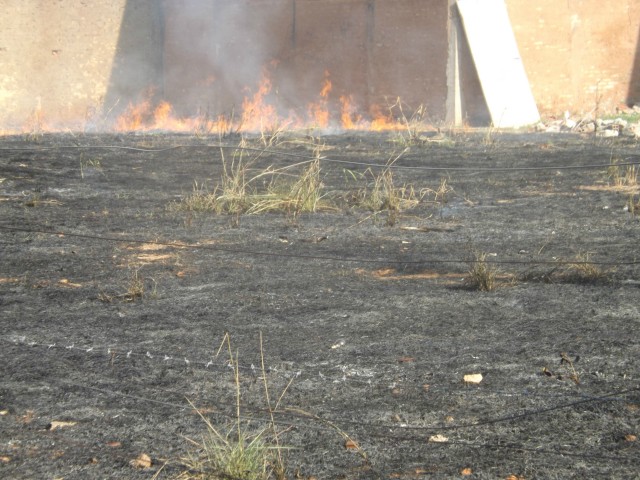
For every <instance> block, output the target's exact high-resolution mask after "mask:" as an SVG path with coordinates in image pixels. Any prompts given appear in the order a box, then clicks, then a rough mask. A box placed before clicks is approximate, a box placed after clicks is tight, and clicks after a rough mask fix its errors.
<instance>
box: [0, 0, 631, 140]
mask: <svg viewBox="0 0 640 480" xmlns="http://www.w3.org/2000/svg"><path fill="white" fill-rule="evenodd" d="M450 1H451V0H393V1H392V0H233V1H229V0H92V1H91V2H87V1H84V0H64V1H52V0H2V7H3V8H2V9H0V132H1V131H3V130H4V131H7V129H10V128H22V127H24V126H25V124H29V123H32V124H33V123H34V122H42V123H43V125H42V126H45V127H46V126H49V127H50V128H56V127H60V126H64V127H68V126H70V125H78V126H80V127H82V128H84V127H87V126H89V127H91V126H99V125H102V124H106V123H108V122H109V121H110V119H112V118H113V117H114V116H115V115H117V114H118V113H120V112H121V111H123V110H124V109H125V108H126V106H127V105H128V104H129V102H135V101H139V100H141V99H143V98H145V97H151V98H152V99H155V100H159V99H163V98H166V99H168V100H169V101H170V102H172V103H173V104H174V107H175V110H176V112H177V113H178V114H183V115H192V114H196V113H202V112H203V111H207V112H209V113H210V114H211V115H216V114H219V113H225V112H226V113H229V112H230V111H232V110H235V111H236V113H237V112H238V110H239V108H240V105H241V103H242V100H243V98H244V97H245V96H247V95H249V94H250V93H253V92H255V91H256V88H257V85H258V84H259V82H260V78H261V76H262V74H263V72H264V71H268V73H269V75H270V78H271V81H272V88H271V91H270V92H269V94H268V95H267V100H269V101H271V102H273V103H274V104H276V105H277V106H278V108H279V109H280V110H281V113H284V114H286V113H287V112H290V111H295V112H297V113H299V114H301V112H304V110H305V109H306V108H307V107H308V104H309V103H310V102H314V101H317V100H318V99H319V92H320V89H321V88H322V86H323V82H324V81H325V80H326V79H329V80H331V82H332V84H333V88H332V90H331V93H330V94H329V98H328V99H327V104H328V106H330V107H332V108H334V110H338V108H339V105H338V104H339V98H340V97H341V96H344V95H351V96H352V99H353V102H354V104H355V105H357V107H358V109H359V111H360V112H361V113H363V114H365V115H366V114H367V112H368V111H370V110H372V109H373V108H374V106H375V105H379V106H385V105H386V104H388V103H392V102H393V101H395V98H396V97H398V96H400V97H401V98H402V99H403V101H404V102H405V103H406V104H408V105H410V106H413V107H416V106H418V105H424V106H425V107H426V109H427V115H428V117H429V118H430V119H432V120H433V121H434V122H439V121H443V120H444V118H445V113H446V105H447V103H446V99H447V95H450V94H451V89H450V88H448V82H449V84H450V82H451V72H450V71H449V72H448V71H447V61H448V57H449V54H450V52H449V49H448V42H449V38H450V37H449V29H450V27H451V22H450V20H449V15H450V9H449V3H450ZM506 3H507V7H508V10H509V14H510V16H511V20H512V24H513V27H514V31H515V34H516V39H517V41H518V43H519V46H520V50H521V55H522V58H523V61H524V65H525V69H526V71H527V74H528V76H529V80H530V82H531V85H532V89H533V93H534V96H535V98H536V101H537V104H538V106H539V109H540V111H541V113H543V114H561V113H562V112H563V111H564V110H569V111H571V112H573V113H576V114H578V113H587V112H589V111H591V110H593V109H594V108H595V107H596V105H597V106H598V107H599V109H600V111H601V112H606V111H609V112H611V111H613V110H614V109H615V107H616V106H617V105H618V104H620V103H625V102H626V103H629V104H633V103H636V102H638V103H640V49H639V48H638V32H639V31H640V2H638V1H637V0H619V1H617V2H615V5H614V4H612V5H608V4H606V5H605V4H603V2H602V1H599V0H565V1H562V2H558V1H557V0H536V2H531V1H530V0H506ZM463 40H464V39H463ZM460 70H461V72H460V73H461V77H462V85H463V90H464V92H463V95H464V97H465V103H464V109H465V113H464V115H465V118H467V119H469V120H472V119H479V120H480V121H486V108H485V106H484V101H483V98H482V92H481V89H480V87H479V83H478V79H477V76H476V75H475V71H474V68H473V62H472V60H471V57H470V55H469V54H468V49H467V50H466V51H465V50H464V49H462V51H461V65H460ZM326 72H328V73H326ZM34 114H37V115H35V116H34ZM36 117H39V119H36Z"/></svg>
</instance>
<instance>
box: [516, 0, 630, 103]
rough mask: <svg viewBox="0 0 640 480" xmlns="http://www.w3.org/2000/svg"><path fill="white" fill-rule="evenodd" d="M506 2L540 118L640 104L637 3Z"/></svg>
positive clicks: (624, 0) (581, 0) (595, 0)
mask: <svg viewBox="0 0 640 480" xmlns="http://www.w3.org/2000/svg"><path fill="white" fill-rule="evenodd" d="M506 2H507V8H508V11H509V15H510V17H511V23H512V25H513V29H514V33H515V35H516V40H517V41H518V44H519V47H520V54H521V56H522V59H523V62H524V65H525V70H526V71H527V75H528V77H529V82H530V83H531V87H532V90H533V94H534V97H535V99H536V102H537V104H538V108H539V110H540V111H541V113H543V114H557V113H560V112H563V111H565V110H569V111H570V112H572V113H574V114H575V113H578V114H586V113H588V112H590V111H592V110H594V109H595V108H596V104H599V109H600V110H601V111H609V112H612V111H614V110H615V108H616V106H618V105H619V104H620V103H623V104H624V103H626V102H628V103H635V102H639V103H640V78H639V77H640V72H639V71H638V70H640V66H639V65H636V63H638V61H637V60H636V55H637V50H638V31H639V29H640V2H638V0H618V1H615V2H608V1H602V0H562V1H558V0H535V1H531V0H506ZM634 65H635V66H634Z"/></svg>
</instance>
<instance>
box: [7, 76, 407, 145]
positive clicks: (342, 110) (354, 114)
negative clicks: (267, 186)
mask: <svg viewBox="0 0 640 480" xmlns="http://www.w3.org/2000/svg"><path fill="white" fill-rule="evenodd" d="M271 67H274V65H271ZM270 71H271V70H270V68H265V69H264V70H263V72H262V75H261V77H260V81H259V82H258V84H257V86H256V88H255V89H254V90H250V89H249V88H247V89H246V92H247V93H246V95H245V97H244V100H243V101H242V110H241V112H240V113H239V115H235V116H228V115H219V116H217V117H215V116H213V117H211V116H209V114H208V113H205V114H199V115H195V116H191V117H186V118H185V117H179V116H177V115H176V114H175V111H174V109H173V106H172V105H171V104H170V103H169V102H167V101H164V100H162V101H160V100H158V99H157V97H158V95H157V94H156V92H155V91H154V90H153V89H149V90H148V91H147V92H146V94H145V97H144V98H143V99H142V100H141V101H140V102H139V103H136V104H130V105H129V106H128V107H127V108H126V110H125V111H124V113H122V115H120V116H119V117H118V118H117V119H116V120H115V121H114V122H113V126H112V129H113V130H114V131H118V132H134V131H171V132H183V133H194V132H198V133H203V134H208V133H220V132H222V133H229V132H240V133H257V132H264V131H268V130H278V129H283V128H287V129H308V128H313V129H322V130H325V131H326V130H328V129H331V128H337V129H343V130H368V131H393V130H401V129H405V128H407V122H408V121H412V120H413V119H409V120H407V119H406V118H405V117H404V112H403V111H402V104H401V103H400V99H398V100H397V102H396V104H394V105H391V106H388V107H387V108H381V107H380V106H377V105H372V106H370V107H369V115H368V117H364V116H363V115H362V114H361V113H360V112H361V109H360V108H359V107H358V105H356V103H355V101H354V98H353V96H352V95H348V94H345V95H340V96H339V97H338V98H337V99H335V97H334V100H332V93H333V88H334V86H333V84H332V82H331V75H330V72H329V71H328V70H326V71H325V72H324V78H323V79H322V82H321V85H320V90H319V92H318V97H317V99H316V100H315V101H312V102H309V103H308V104H307V106H306V113H305V112H288V113H287V114H286V115H283V112H282V110H279V109H278V107H277V100H278V97H277V90H276V93H274V87H273V82H272V80H271V75H270ZM214 81H215V77H213V76H211V77H208V78H207V80H206V83H207V85H211V84H213V82H214ZM332 107H333V108H332ZM96 110H97V109H96ZM98 111H99V110H98ZM299 113H302V115H299ZM94 114H95V115H93V114H92V115H90V116H87V118H86V119H85V127H86V126H87V125H90V124H91V123H93V122H95V121H96V118H94V117H99V115H100V114H99V113H96V112H94ZM394 117H398V118H400V119H401V120H402V121H398V120H397V119H396V118H394ZM43 118H44V115H43V112H42V111H41V109H40V108H37V109H36V110H35V112H34V114H33V115H32V116H31V117H30V118H29V119H28V121H27V124H26V125H25V127H24V129H23V130H24V131H30V132H34V131H37V132H40V131H54V130H55V129H51V130H49V129H48V128H47V126H45V125H44V121H43ZM97 121H98V122H99V118H98V119H97ZM58 129H60V127H58ZM80 130H82V127H80ZM10 133H15V132H10V131H8V130H0V135H3V134H10ZM18 133H19V132H18Z"/></svg>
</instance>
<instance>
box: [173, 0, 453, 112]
mask: <svg viewBox="0 0 640 480" xmlns="http://www.w3.org/2000/svg"><path fill="white" fill-rule="evenodd" d="M447 16H448V10H447V5H446V2H445V1H438V2H430V5H429V7H425V2H423V1H420V0H396V1H394V2H389V1H380V0H323V1H318V0H275V1H274V0H235V1H234V2H229V1H227V0H211V1H202V0H179V1H173V0H170V1H166V2H165V13H164V17H165V43H164V45H165V56H164V74H165V75H164V78H165V83H164V87H165V91H164V93H165V96H166V98H167V99H168V100H169V101H170V102H171V103H173V104H174V105H175V106H176V109H177V110H178V111H179V112H180V113H188V112H192V113H193V112H195V111H198V110H200V111H201V110H203V109H206V110H213V111H214V112H229V111H231V110H232V109H234V108H236V109H237V108H238V107H239V106H240V105H241V103H242V101H243V98H244V97H245V96H247V95H250V94H251V93H252V92H255V91H256V90H257V88H258V85H259V83H260V81H261V78H262V77H263V74H264V73H265V72H266V73H267V74H268V76H269V78H270V81H271V84H272V86H271V90H270V93H269V95H267V98H266V100H267V101H269V102H271V103H273V104H275V105H277V107H278V109H279V110H280V112H281V113H282V114H284V115H285V116H286V115H288V113H289V112H290V111H293V112H294V113H295V114H296V115H298V116H304V113H305V112H304V110H305V109H306V108H307V105H308V103H310V102H315V101H317V100H319V94H320V90H321V89H322V87H323V84H324V82H325V80H326V79H328V80H330V81H331V83H332V89H331V92H330V93H329V96H328V98H327V102H328V105H329V106H331V107H333V111H338V112H339V111H340V108H339V99H340V97H341V96H351V97H352V100H353V103H354V104H355V105H357V106H358V107H359V111H361V112H363V113H366V112H367V111H368V110H370V109H371V108H373V106H374V105H379V106H383V107H386V105H387V103H388V102H391V103H393V102H394V101H395V100H396V97H398V96H400V97H402V99H403V101H405V102H407V103H408V104H409V105H411V106H413V107H417V106H419V105H425V106H426V108H427V110H428V112H429V114H430V115H432V116H433V118H436V119H437V118H442V116H443V115H444V108H445V99H446V59H447Z"/></svg>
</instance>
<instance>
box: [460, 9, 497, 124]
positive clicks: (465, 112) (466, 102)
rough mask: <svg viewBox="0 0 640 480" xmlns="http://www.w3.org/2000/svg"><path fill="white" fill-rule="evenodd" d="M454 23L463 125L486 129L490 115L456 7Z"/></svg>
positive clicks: (489, 121) (489, 122)
mask: <svg viewBox="0 0 640 480" xmlns="http://www.w3.org/2000/svg"><path fill="white" fill-rule="evenodd" d="M455 14H456V17H455V19H456V21H457V22H460V25H461V27H460V28H459V29H458V32H459V38H458V45H459V48H458V54H459V56H460V57H459V65H460V66H459V68H460V89H461V102H462V116H463V122H464V124H465V125H468V126H470V127H486V126H487V125H491V114H490V113H489V107H488V106H487V102H486V100H485V98H484V93H483V91H482V85H481V84H480V78H479V77H478V71H477V70H476V65H475V62H474V61H473V56H472V55H471V47H470V46H469V40H468V39H467V34H466V32H465V30H464V28H463V27H462V19H461V16H460V12H459V11H458V8H457V6H456V7H455Z"/></svg>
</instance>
